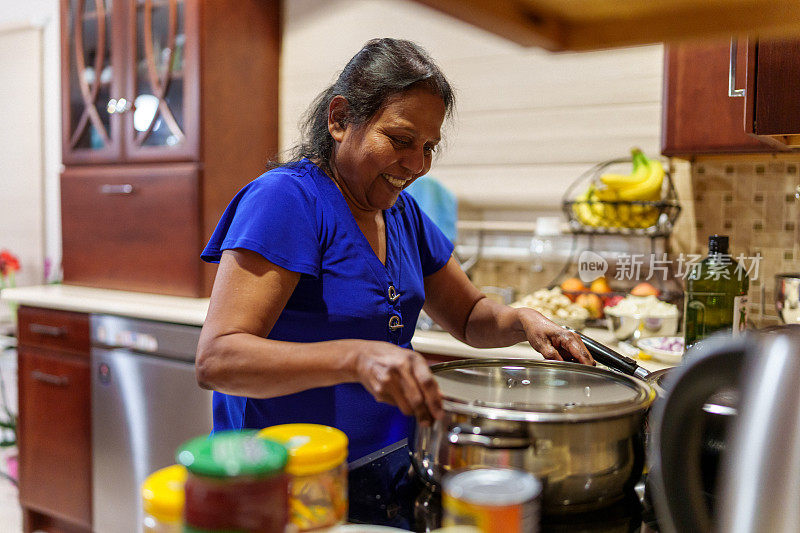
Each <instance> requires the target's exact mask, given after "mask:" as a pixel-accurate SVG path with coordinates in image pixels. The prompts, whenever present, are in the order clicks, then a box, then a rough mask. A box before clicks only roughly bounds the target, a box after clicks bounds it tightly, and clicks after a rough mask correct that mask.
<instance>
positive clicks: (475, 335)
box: [425, 257, 594, 364]
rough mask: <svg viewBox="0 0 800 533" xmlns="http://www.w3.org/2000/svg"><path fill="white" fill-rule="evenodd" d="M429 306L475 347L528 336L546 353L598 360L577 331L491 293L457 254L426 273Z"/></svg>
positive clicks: (495, 345)
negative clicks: (470, 275)
mask: <svg viewBox="0 0 800 533" xmlns="http://www.w3.org/2000/svg"><path fill="white" fill-rule="evenodd" d="M425 312H426V313H428V315H430V317H431V318H433V319H434V320H435V321H436V322H437V323H438V324H439V325H440V326H442V327H443V328H444V329H445V330H447V331H448V332H450V333H451V334H452V335H453V336H454V337H456V338H457V339H459V340H460V341H462V342H465V343H466V344H469V345H470V346H474V347H475V348H498V347H501V346H511V345H513V344H516V343H518V342H523V341H526V340H527V341H528V342H530V344H531V346H532V347H533V348H534V349H535V350H536V351H538V352H539V353H540V354H542V355H543V356H544V357H545V358H546V359H555V360H558V361H561V360H576V361H578V362H580V363H584V364H594V360H593V359H592V356H591V355H590V354H589V352H588V350H586V347H585V346H584V345H583V343H582V342H581V340H580V338H579V337H578V336H577V335H576V334H575V333H573V332H571V331H568V330H566V329H564V328H562V327H560V326H558V325H557V324H555V323H553V322H551V321H550V320H548V319H547V318H545V317H544V316H543V315H542V314H541V313H539V312H537V311H534V310H533V309H527V308H513V307H509V306H507V305H502V304H500V303H497V302H495V301H494V300H491V299H489V298H487V297H486V296H485V295H484V294H482V293H481V292H480V291H479V290H478V289H477V288H476V287H475V286H474V285H473V284H472V283H471V282H470V281H469V278H467V275H466V274H465V273H464V271H463V270H461V267H460V266H459V265H458V263H457V262H456V261H455V259H454V258H452V257H451V258H450V260H449V261H448V262H447V264H446V265H445V266H444V267H442V268H441V269H440V270H439V271H438V272H436V273H434V274H432V275H430V276H428V277H426V278H425Z"/></svg>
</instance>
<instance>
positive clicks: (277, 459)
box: [177, 431, 289, 533]
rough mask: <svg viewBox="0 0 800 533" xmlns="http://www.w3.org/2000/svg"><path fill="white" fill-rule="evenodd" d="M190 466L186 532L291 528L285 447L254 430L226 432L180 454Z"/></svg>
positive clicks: (267, 532)
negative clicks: (288, 524) (262, 436)
mask: <svg viewBox="0 0 800 533" xmlns="http://www.w3.org/2000/svg"><path fill="white" fill-rule="evenodd" d="M177 458H178V462H179V463H180V464H182V465H184V466H185V467H186V469H187V470H188V471H189V475H188V477H187V479H186V484H185V493H186V500H185V505H184V512H183V517H184V531H186V532H197V531H204V532H213V531H231V530H233V531H248V532H259V533H283V532H284V530H285V528H286V525H287V523H288V507H289V505H288V476H287V475H286V474H285V473H284V467H285V466H286V462H287V460H288V453H287V451H286V448H285V447H284V446H283V445H281V444H279V443H277V442H273V441H270V440H266V439H260V438H258V437H257V436H256V431H222V432H219V433H215V434H214V435H212V436H211V437H207V436H203V437H198V438H196V439H192V440H190V441H188V442H187V443H185V444H184V445H183V446H181V447H180V448H179V449H178V452H177Z"/></svg>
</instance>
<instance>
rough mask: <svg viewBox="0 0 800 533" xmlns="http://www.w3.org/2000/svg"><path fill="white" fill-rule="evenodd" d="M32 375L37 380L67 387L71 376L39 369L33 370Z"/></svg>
mask: <svg viewBox="0 0 800 533" xmlns="http://www.w3.org/2000/svg"><path fill="white" fill-rule="evenodd" d="M31 377H32V378H33V379H35V380H36V381H41V382H42V383H47V384H49V385H55V386H56V387H66V386H67V385H69V378H68V377H67V376H56V375H54V374H48V373H46V372H40V371H39V370H34V371H33V372H31Z"/></svg>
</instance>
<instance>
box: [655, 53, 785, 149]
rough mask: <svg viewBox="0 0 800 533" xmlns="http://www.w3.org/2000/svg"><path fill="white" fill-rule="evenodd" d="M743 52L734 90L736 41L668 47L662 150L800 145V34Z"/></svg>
mask: <svg viewBox="0 0 800 533" xmlns="http://www.w3.org/2000/svg"><path fill="white" fill-rule="evenodd" d="M742 48H743V50H741V51H742V53H740V54H738V55H737V68H736V72H737V80H736V87H739V88H745V96H744V97H730V96H728V78H729V71H730V70H729V69H730V42H729V41H725V42H719V43H703V44H698V43H687V44H676V45H669V46H667V47H666V50H665V63H664V64H665V68H664V83H665V90H664V102H663V110H664V117H663V124H662V127H663V130H662V147H661V149H662V153H663V154H664V155H667V156H679V157H681V156H682V157H691V156H695V155H702V154H719V153H737V152H775V151H783V150H788V149H789V148H790V146H791V145H792V144H800V135H798V133H800V102H798V99H797V97H796V95H797V94H799V93H798V91H800V41H762V42H760V43H750V44H749V45H748V46H743V47H742Z"/></svg>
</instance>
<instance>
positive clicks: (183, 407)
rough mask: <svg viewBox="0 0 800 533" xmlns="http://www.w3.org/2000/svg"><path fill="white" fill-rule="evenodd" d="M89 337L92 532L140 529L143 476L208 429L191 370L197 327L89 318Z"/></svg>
mask: <svg viewBox="0 0 800 533" xmlns="http://www.w3.org/2000/svg"><path fill="white" fill-rule="evenodd" d="M91 334H92V497H93V500H92V509H93V510H92V515H93V521H94V531H96V532H98V533H116V532H120V533H123V532H124V533H130V532H135V531H141V530H142V520H143V518H144V516H143V513H142V498H141V494H140V486H141V483H142V481H144V479H145V478H146V477H147V476H148V475H149V474H151V473H152V472H153V471H155V470H158V469H159V468H163V467H165V466H169V465H171V464H175V450H176V448H177V447H178V446H179V445H180V444H181V443H183V442H184V441H186V440H187V439H190V438H192V437H196V436H198V435H202V434H204V433H209V432H210V431H211V428H212V412H211V391H207V390H203V389H201V388H200V387H198V385H197V381H196V379H195V372H194V357H195V351H196V349H197V341H198V338H199V335H200V328H199V327H195V326H186V325H180V324H168V323H163V322H152V321H147V320H137V319H130V318H122V317H118V316H110V315H92V316H91Z"/></svg>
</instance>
